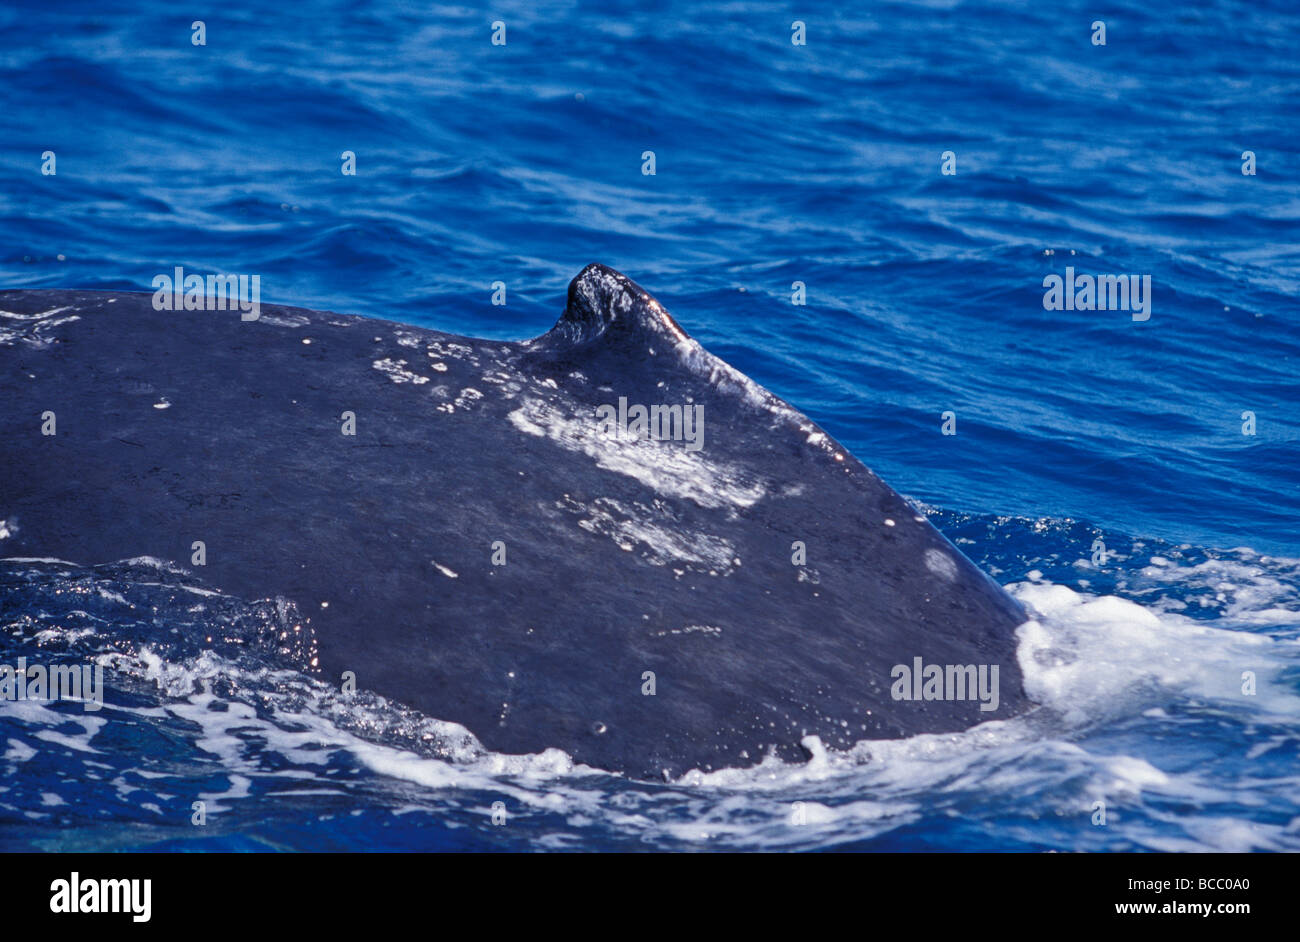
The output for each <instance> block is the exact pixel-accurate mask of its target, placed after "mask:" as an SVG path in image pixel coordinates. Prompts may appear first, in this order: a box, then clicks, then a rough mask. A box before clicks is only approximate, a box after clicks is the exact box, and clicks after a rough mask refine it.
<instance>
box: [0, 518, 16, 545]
mask: <svg viewBox="0 0 1300 942" xmlns="http://www.w3.org/2000/svg"><path fill="white" fill-rule="evenodd" d="M17 532H18V524H17V522H16V521H13V520H0V540H7V539H9V537H11V536H13V535H14V534H15V533H17Z"/></svg>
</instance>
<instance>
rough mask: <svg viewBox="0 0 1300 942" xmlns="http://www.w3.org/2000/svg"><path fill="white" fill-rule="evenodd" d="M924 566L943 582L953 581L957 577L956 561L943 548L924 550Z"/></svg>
mask: <svg viewBox="0 0 1300 942" xmlns="http://www.w3.org/2000/svg"><path fill="white" fill-rule="evenodd" d="M925 568H926V569H928V570H930V572H931V573H933V574H934V575H936V576H938V577H939V578H940V579H942V580H943V581H944V582H953V581H954V580H956V578H957V563H956V562H955V561H954V560H953V558H952V557H951V556H949V555H948V554H947V553H945V552H943V550H937V549H934V548H931V549H928V550H926V551H925Z"/></svg>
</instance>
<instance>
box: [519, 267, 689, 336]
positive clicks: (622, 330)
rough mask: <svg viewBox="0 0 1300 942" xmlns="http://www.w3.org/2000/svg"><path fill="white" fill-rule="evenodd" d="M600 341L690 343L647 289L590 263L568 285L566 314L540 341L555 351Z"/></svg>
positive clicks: (621, 275) (611, 270)
mask: <svg viewBox="0 0 1300 942" xmlns="http://www.w3.org/2000/svg"><path fill="white" fill-rule="evenodd" d="M602 337H604V338H607V339H612V338H618V340H619V342H635V341H637V340H639V339H644V340H655V339H659V338H662V339H663V340H666V341H668V342H670V343H674V344H676V343H682V342H685V341H689V340H690V337H689V336H688V335H687V333H686V331H684V330H682V329H681V327H680V326H678V324H677V322H676V321H675V320H673V319H672V317H671V316H669V314H668V312H667V311H665V310H664V308H663V305H662V304H660V303H659V302H658V301H656V300H655V299H654V298H652V297H651V296H650V293H649V292H648V291H646V290H645V289H644V288H642V287H641V286H640V285H638V284H637V283H636V282H634V281H633V280H632V279H631V278H628V277H627V276H626V275H624V274H622V273H621V272H617V271H615V270H614V269H612V268H609V267H607V266H605V265H600V264H598V263H595V262H593V263H592V264H590V265H588V266H587V267H586V268H584V269H583V270H582V271H581V272H579V273H578V276H577V277H576V278H574V279H573V280H572V281H571V282H569V301H568V304H567V305H566V306H565V308H564V313H563V314H561V315H560V319H559V320H558V321H556V323H555V326H554V327H553V328H552V329H551V330H550V331H549V332H548V333H546V334H544V335H543V336H541V337H539V338H538V341H540V342H543V343H545V344H546V345H547V346H551V347H553V348H554V347H558V346H576V345H578V344H585V343H589V342H591V341H593V340H596V339H598V338H602Z"/></svg>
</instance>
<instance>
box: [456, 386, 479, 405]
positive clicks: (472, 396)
mask: <svg viewBox="0 0 1300 942" xmlns="http://www.w3.org/2000/svg"><path fill="white" fill-rule="evenodd" d="M482 398H483V394H482V393H481V392H479V391H478V390H477V389H462V390H461V391H460V395H459V396H457V397H456V405H457V406H459V407H460V408H462V409H468V408H469V405H470V403H472V402H476V401H478V400H479V399H482Z"/></svg>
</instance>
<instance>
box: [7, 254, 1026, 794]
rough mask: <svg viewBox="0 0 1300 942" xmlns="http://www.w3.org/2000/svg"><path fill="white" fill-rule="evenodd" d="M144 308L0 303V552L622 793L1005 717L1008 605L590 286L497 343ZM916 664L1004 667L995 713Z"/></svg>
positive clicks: (940, 545) (867, 489) (715, 375)
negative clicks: (611, 774)
mask: <svg viewBox="0 0 1300 942" xmlns="http://www.w3.org/2000/svg"><path fill="white" fill-rule="evenodd" d="M156 308H157V306H156V305H155V303H154V299H153V297H152V296H151V295H148V294H133V293H122V292H88V291H10V292H0V384H2V385H3V400H4V402H5V406H6V407H5V408H4V409H3V410H0V442H3V445H0V449H3V457H4V460H3V461H2V462H0V521H4V522H5V524H6V527H5V529H6V530H7V531H8V536H7V538H5V539H3V541H0V555H3V556H32V557H57V558H62V559H68V560H72V561H76V562H79V563H83V564H94V563H101V562H108V561H113V560H119V559H126V558H131V557H139V556H152V557H157V558H160V559H164V560H173V561H175V562H176V563H177V564H179V565H181V566H184V567H185V568H187V569H191V570H192V571H193V573H194V574H195V575H196V576H198V577H200V578H202V579H203V580H204V581H205V582H206V583H207V584H209V585H211V586H212V587H213V588H214V589H217V590H219V591H221V592H223V593H227V594H230V595H234V596H239V597H243V598H248V599H259V598H285V599H288V600H291V601H293V602H294V603H296V604H297V606H298V607H299V609H300V610H301V611H302V612H303V613H304V614H305V616H306V620H305V626H304V627H305V629H306V630H308V631H310V632H312V633H314V636H315V642H316V645H315V649H314V655H313V657H312V659H311V660H310V662H307V663H303V664H300V665H298V666H300V667H301V668H302V669H304V670H309V671H312V672H315V673H318V674H319V675H321V676H322V677H323V678H325V679H327V680H329V681H330V682H337V681H338V679H339V678H340V677H341V676H342V675H343V673H344V672H345V671H351V672H353V673H354V674H355V677H356V683H357V685H358V686H359V687H363V688H366V689H370V690H373V691H375V692H377V693H380V694H382V695H385V696H388V697H391V698H393V699H395V700H398V701H400V702H403V703H406V704H409V705H410V706H413V707H415V708H417V709H419V710H421V711H423V712H426V713H428V714H430V715H432V716H435V717H438V718H440V719H445V720H452V721H455V722H457V723H461V724H463V725H464V726H466V727H467V728H468V729H469V730H470V731H471V732H473V733H474V734H475V735H476V736H477V737H478V738H479V739H480V740H481V741H482V743H483V744H484V745H485V746H487V747H489V748H491V749H494V750H497V751H502V752H537V751H540V750H542V749H545V748H548V747H558V748H561V749H563V750H565V751H566V752H568V753H569V754H570V755H572V756H573V757H574V759H575V760H577V761H579V762H582V763H586V764H588V765H592V766H596V767H600V768H605V769H612V770H617V771H623V772H626V773H628V774H630V775H633V776H636V777H647V776H653V777H656V778H657V777H660V776H663V775H670V776H672V775H678V774H680V773H682V772H684V771H686V770H688V769H691V768H700V769H705V770H708V769H715V768H720V767H725V766H737V765H746V764H750V763H753V762H756V761H758V760H760V759H761V758H762V757H763V756H764V755H765V754H767V753H769V752H772V753H775V754H776V755H778V756H780V757H782V758H786V759H796V758H799V757H800V756H802V755H803V754H804V752H803V750H802V748H801V746H800V743H801V741H802V740H803V739H804V738H805V737H807V736H818V737H820V739H821V741H822V742H823V743H824V744H825V745H827V746H831V747H839V748H843V747H847V746H849V745H851V744H852V743H854V742H856V741H859V740H863V739H878V738H894V737H900V736H907V735H911V734H914V733H918V732H945V731H954V730H960V729H965V728H967V727H969V726H971V725H973V724H975V723H978V722H981V721H983V720H988V719H1000V718H1005V717H1007V716H1010V715H1013V714H1015V713H1017V712H1020V711H1022V710H1024V709H1025V708H1026V707H1027V705H1028V704H1027V701H1026V699H1025V696H1024V692H1023V689H1022V682H1021V674H1020V669H1019V666H1018V663H1017V661H1016V642H1015V629H1016V627H1017V625H1018V624H1020V623H1021V622H1022V621H1024V618H1025V616H1024V613H1023V612H1022V611H1021V610H1020V608H1019V607H1018V606H1017V605H1016V603H1015V602H1013V601H1012V600H1011V599H1010V598H1009V597H1008V596H1007V595H1006V594H1005V593H1004V592H1003V591H1002V589H1001V588H1000V587H999V586H997V585H996V584H995V583H994V582H992V580H990V579H989V578H988V577H987V576H985V575H984V574H983V573H982V572H980V570H979V569H978V568H977V567H975V566H974V565H973V564H972V563H971V562H970V561H969V560H968V559H967V558H966V557H965V556H964V555H963V554H962V553H961V552H959V551H958V550H957V549H956V548H955V547H954V546H953V545H952V544H950V543H949V542H948V541H947V540H946V539H945V538H944V537H943V536H942V535H941V534H940V533H939V532H938V531H937V530H936V529H935V528H934V527H933V526H931V525H930V523H929V522H928V521H927V520H926V519H925V518H924V517H923V516H922V515H921V514H920V513H918V512H917V511H916V510H915V509H914V508H913V507H911V506H910V505H909V504H908V502H907V501H906V500H904V499H903V498H902V497H901V496H900V495H898V494H897V493H896V492H895V491H893V490H892V489H891V488H890V487H889V486H888V485H886V484H885V483H884V482H883V481H881V480H880V478H878V477H877V476H876V475H875V474H873V473H872V472H871V471H870V470H868V469H867V468H866V467H865V466H864V465H863V464H862V463H861V462H859V461H858V460H857V459H856V458H854V457H853V456H852V455H851V454H849V453H848V451H847V450H846V449H844V448H843V447H842V446H841V445H839V444H838V443H837V442H836V441H835V440H834V439H832V438H831V437H830V436H829V435H827V434H826V433H825V432H824V431H823V430H822V429H821V428H819V427H818V426H817V425H816V424H815V423H813V422H812V421H811V420H810V419H808V418H807V417H806V416H804V415H803V414H802V413H800V412H799V411H798V410H797V409H795V408H793V407H792V406H790V405H789V404H787V403H785V402H784V401H783V400H781V399H780V398H778V397H776V396H774V395H772V394H771V393H769V392H768V391H767V390H765V389H763V388H762V387H760V386H759V385H758V384H756V383H754V382H753V381H752V380H750V379H749V378H747V377H746V376H744V375H742V374H741V373H739V372H738V371H736V370H735V369H733V368H732V367H730V366H728V365H727V364H726V363H724V362H722V361H721V360H719V359H718V358H717V357H714V356H713V355H711V354H710V353H708V352H707V351H706V350H704V349H703V348H702V347H701V346H700V345H699V344H698V343H696V342H695V341H694V340H692V339H691V338H690V337H689V336H688V335H687V334H686V332H685V331H684V330H683V329H682V328H681V327H680V326H679V325H678V324H677V323H676V321H674V319H673V318H672V317H671V316H670V315H669V314H668V313H667V312H666V311H664V309H663V308H662V306H661V305H660V304H659V303H658V302H657V301H655V300H654V299H653V298H652V297H650V295H649V294H647V293H646V292H645V291H644V290H643V289H641V288H640V287H639V286H637V285H636V284H635V283H633V282H632V281H630V280H629V279H627V278H626V277H624V276H623V275H621V274H619V273H617V272H615V271H613V270H611V269H608V268H605V267H603V266H599V265H592V266H588V267H587V268H586V269H584V271H583V272H582V273H581V274H580V275H579V276H578V277H577V278H575V279H574V280H573V282H572V284H571V285H570V288H569V296H568V303H567V305H566V308H565V311H564V313H563V314H562V315H561V317H560V318H559V320H558V322H557V323H556V325H555V327H554V328H553V329H551V330H550V331H549V332H547V333H545V334H543V335H542V336H540V337H538V338H536V339H533V340H529V341H524V342H519V343H508V342H498V341H488V340H476V339H471V338H465V337H457V336H452V335H448V334H443V333H440V332H437V331H433V330H428V329H424V328H420V327H415V326H412V325H409V324H399V323H394V322H390V321H383V320H376V319H371V318H360V317H352V316H346V315H338V314H330V313H322V312H316V311H308V310H304V309H299V308H291V307H283V306H278V305H263V306H262V307H261V311H260V316H259V317H258V318H257V319H256V320H252V321H247V320H243V319H242V318H241V316H240V315H239V313H238V312H232V311H207V310H204V311H175V310H158V309H156ZM51 413H52V414H53V416H54V417H55V422H56V426H55V427H56V432H55V434H43V428H44V430H45V431H48V427H47V426H48V422H47V420H46V419H45V418H43V417H45V416H48V415H49V414H51ZM642 415H644V416H645V417H646V421H645V422H639V421H638V417H639V416H642ZM196 541H197V542H202V544H203V549H204V556H205V558H204V560H203V563H204V564H203V565H202V566H201V567H200V566H196V565H194V564H193V560H194V558H195V557H194V546H195V543H196ZM918 658H919V659H920V661H919V662H918V660H917V659H918ZM918 664H924V665H939V666H940V668H941V669H942V667H943V666H946V665H955V666H962V667H964V666H967V665H971V666H976V667H978V666H983V667H986V668H991V667H996V668H998V672H997V677H998V697H997V702H996V706H995V708H992V709H990V704H989V702H988V701H987V698H986V699H985V700H983V701H981V700H979V699H977V698H975V697H974V696H973V695H971V694H972V692H971V691H966V695H964V696H962V697H955V696H951V694H952V689H951V685H949V686H948V687H945V688H944V689H943V694H942V695H941V696H928V695H922V696H919V697H917V696H915V694H918V693H922V686H921V682H920V679H919V678H918V679H917V681H916V683H915V685H913V683H912V680H911V679H910V677H911V674H912V673H916V672H915V671H914V668H915V667H916V666H918ZM899 665H903V666H906V667H907V668H908V671H909V674H908V677H909V679H908V680H907V681H906V684H903V683H902V682H900V681H899V680H898V677H899V676H900V674H899V672H898V671H897V670H896V668H897V667H898V666H899ZM959 673H960V672H959ZM971 676H974V675H971ZM949 679H951V678H949ZM928 692H932V691H927V693H928Z"/></svg>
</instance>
